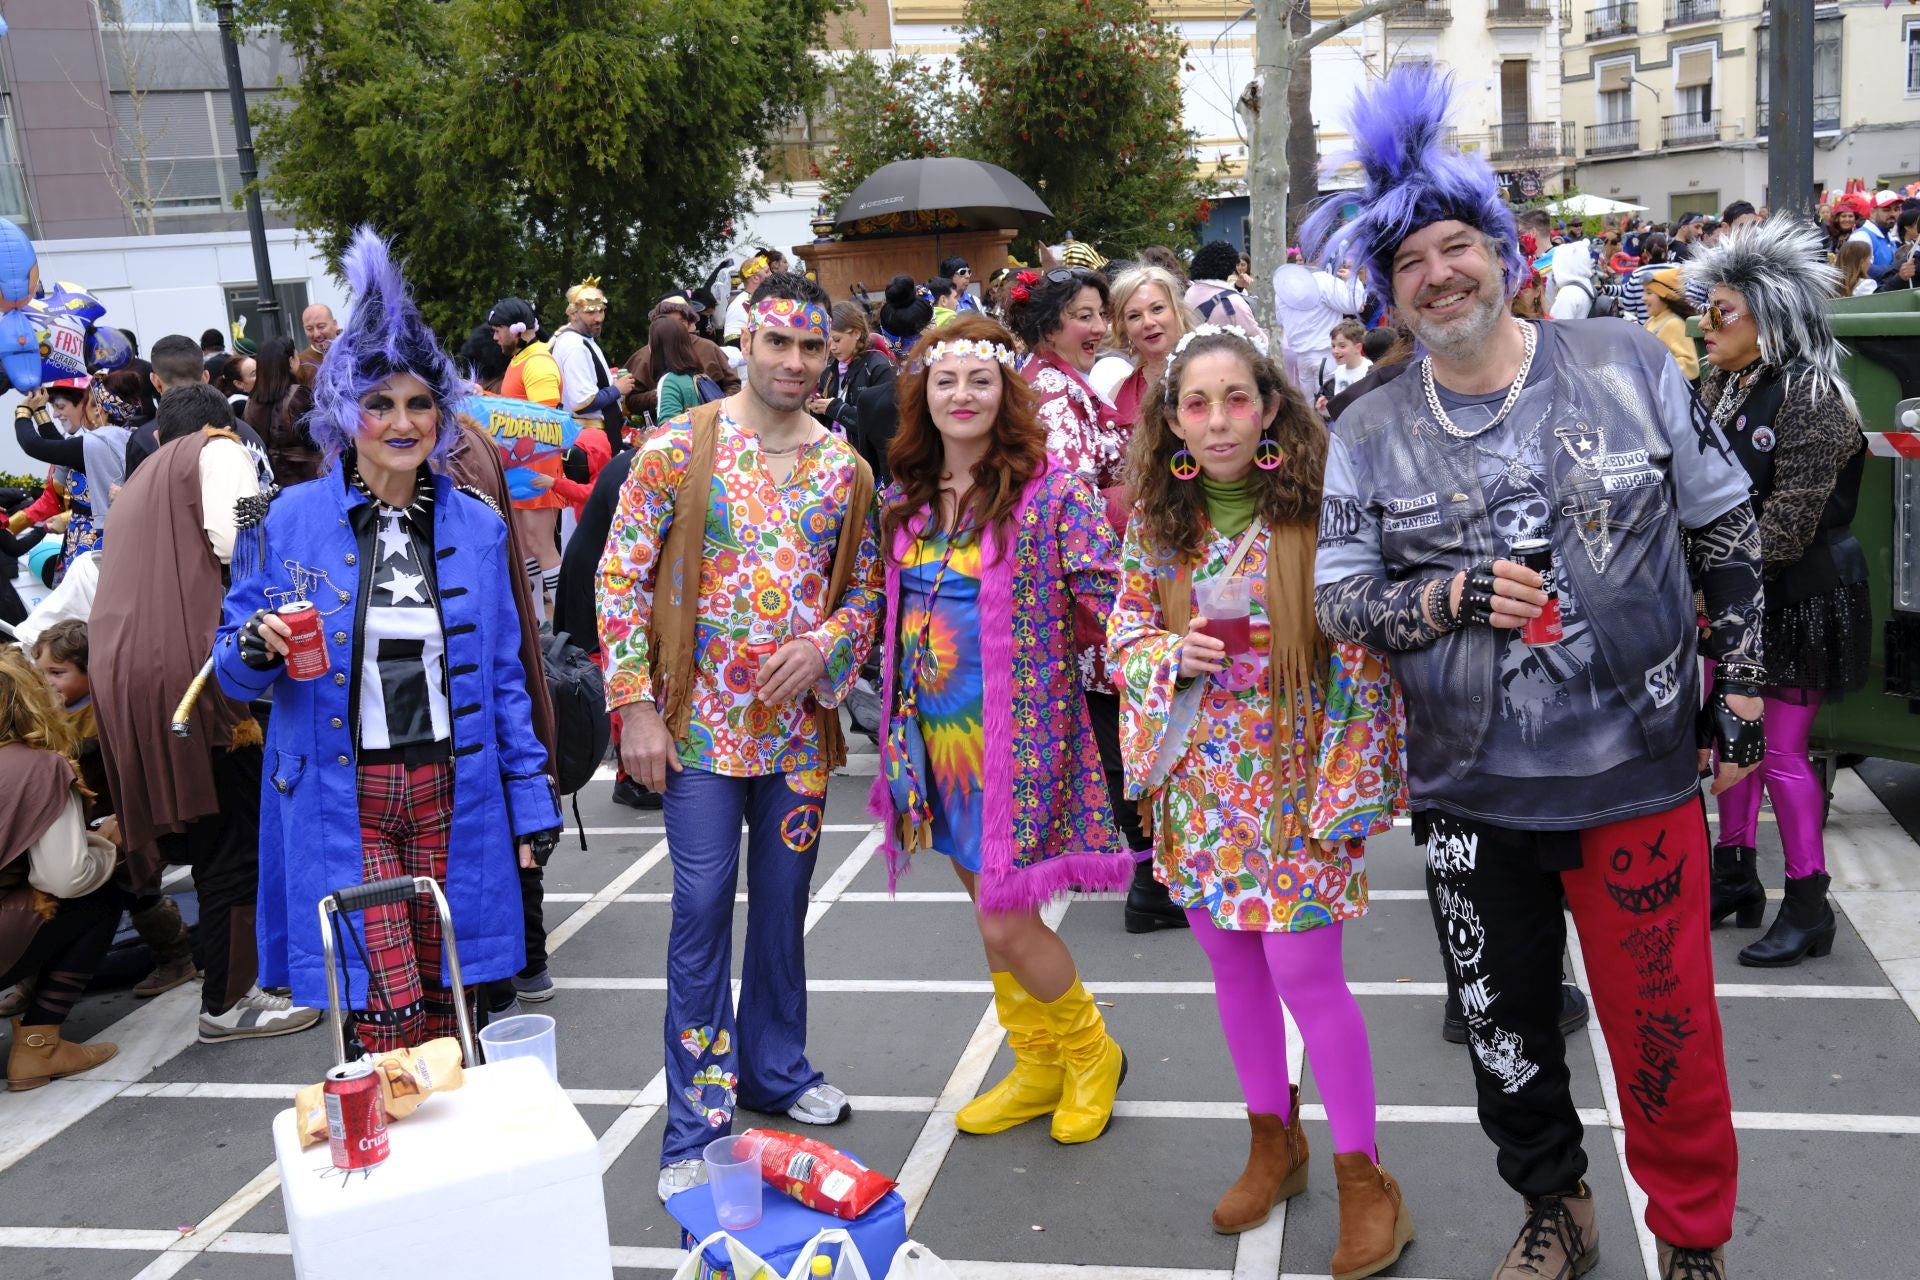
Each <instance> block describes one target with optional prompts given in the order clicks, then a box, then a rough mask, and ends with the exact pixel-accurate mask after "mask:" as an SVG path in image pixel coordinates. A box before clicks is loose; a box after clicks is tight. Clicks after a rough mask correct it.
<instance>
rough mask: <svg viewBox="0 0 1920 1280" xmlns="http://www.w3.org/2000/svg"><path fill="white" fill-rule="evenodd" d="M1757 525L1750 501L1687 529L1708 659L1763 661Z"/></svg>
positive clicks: (1761, 590) (1688, 564)
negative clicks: (1704, 619)
mask: <svg viewBox="0 0 1920 1280" xmlns="http://www.w3.org/2000/svg"><path fill="white" fill-rule="evenodd" d="M1760 565H1761V555H1760V524H1759V522H1758V521H1757V520H1755V519H1754V517H1753V506H1752V504H1751V503H1747V502H1742V503H1740V504H1739V505H1738V506H1735V507H1733V508H1732V509H1731V510H1729V511H1727V512H1726V513H1725V514H1724V515H1722V516H1720V517H1718V518H1717V519H1715V520H1713V521H1711V522H1709V523H1708V524H1706V525H1703V526H1701V527H1700V528H1698V529H1692V530H1689V531H1688V535H1687V566H1688V568H1689V569H1690V570H1692V573H1693V585H1694V586H1695V587H1696V588H1697V589H1698V590H1699V591H1700V593H1701V594H1702V595H1703V596H1704V597H1705V598H1706V602H1707V635H1706V639H1705V641H1704V642H1703V644H1702V646H1701V647H1702V648H1704V649H1705V650H1706V654H1707V656H1708V657H1709V658H1713V659H1715V660H1717V661H1721V662H1751V663H1755V664H1763V663H1764V662H1765V660H1766V655H1765V654H1764V653H1762V652H1761V647H1760V618H1761V609H1762V602H1763V601H1764V599H1765V592H1764V588H1763V585H1762V581H1761V576H1760Z"/></svg>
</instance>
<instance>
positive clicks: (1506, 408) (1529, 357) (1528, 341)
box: [1420, 321, 1540, 440]
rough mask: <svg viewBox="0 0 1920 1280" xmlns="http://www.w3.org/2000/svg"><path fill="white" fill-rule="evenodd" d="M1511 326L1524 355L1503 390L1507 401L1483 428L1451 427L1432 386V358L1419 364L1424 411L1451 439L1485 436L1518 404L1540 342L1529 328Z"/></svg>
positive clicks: (1520, 323)
mask: <svg viewBox="0 0 1920 1280" xmlns="http://www.w3.org/2000/svg"><path fill="white" fill-rule="evenodd" d="M1515 323H1517V324H1519V325H1520V340H1521V342H1522V343H1524V344H1525V346H1526V350H1525V353H1524V354H1522V355H1521V357H1520V372H1518V373H1516V374H1514V375H1513V386H1512V387H1510V388H1509V389H1508V390H1507V398H1506V401H1505V402H1504V403H1503V404H1501V406H1500V412H1498V413H1496V414H1494V415H1493V417H1492V418H1490V419H1489V420H1488V421H1487V425H1486V426H1484V427H1481V428H1480V429H1479V430H1478V431H1462V430H1461V429H1460V428H1459V427H1456V426H1454V425H1453V419H1452V418H1449V417H1448V416H1447V411H1446V410H1445V409H1443V408H1441V407H1440V393H1439V391H1437V390H1436V389H1435V388H1434V385H1433V357H1432V356H1426V357H1424V358H1423V359H1422V360H1421V361H1420V381H1421V383H1422V384H1423V385H1424V386H1425V387H1426V389H1427V409H1428V410H1429V411H1430V412H1431V413H1432V414H1433V420H1434V421H1435V422H1438V423H1439V424H1440V428H1441V430H1443V431H1445V432H1446V433H1447V434H1448V435H1450V436H1452V437H1453V438H1454V439H1456V440H1471V439H1473V438H1474V437H1475V436H1483V435H1485V434H1486V433H1487V432H1489V431H1491V430H1493V429H1494V428H1495V427H1497V426H1499V425H1500V424H1501V423H1502V422H1504V421H1506V417H1507V415H1508V414H1510V413H1512V412H1513V406H1514V405H1516V404H1519V403H1520V393H1521V391H1523V390H1525V389H1526V385H1527V371H1528V370H1529V369H1531V368H1533V352H1534V348H1535V346H1536V345H1537V344H1538V343H1539V341H1540V339H1539V336H1538V333H1537V332H1536V331H1535V329H1534V327H1533V326H1532V325H1530V324H1526V323H1524V322H1520V321H1516V322H1515Z"/></svg>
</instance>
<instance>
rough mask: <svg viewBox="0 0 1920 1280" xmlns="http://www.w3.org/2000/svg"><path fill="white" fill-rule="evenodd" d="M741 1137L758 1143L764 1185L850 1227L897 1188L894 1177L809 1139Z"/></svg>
mask: <svg viewBox="0 0 1920 1280" xmlns="http://www.w3.org/2000/svg"><path fill="white" fill-rule="evenodd" d="M742 1136H744V1137H749V1138H758V1139H760V1177H761V1178H762V1179H763V1180H764V1181H765V1182H766V1184H767V1185H768V1186H770V1187H772V1188H774V1189H775V1190H777V1191H784V1192H786V1193H787V1194H788V1195H790V1196H792V1197H793V1198H794V1199H795V1200H798V1201H799V1202H800V1203H801V1204H803V1205H805V1206H807V1208H809V1209H817V1210H819V1211H820V1212H821V1213H830V1214H832V1215H833V1216H834V1217H836V1218H844V1219H846V1220H847V1221H848V1222H851V1221H853V1220H854V1219H855V1218H858V1217H859V1216H860V1215H861V1214H863V1213H865V1212H866V1211H867V1210H869V1209H871V1208H873V1206H874V1205H876V1204H878V1203H879V1202H880V1199H881V1197H883V1196H885V1195H886V1194H887V1192H889V1191H891V1190H893V1188H894V1186H895V1183H894V1181H893V1179H892V1178H886V1177H882V1176H881V1175H880V1174H877V1173H875V1172H874V1171H873V1170H871V1169H869V1168H867V1167H866V1166H865V1165H863V1164H861V1163H860V1162H859V1161H858V1160H855V1159H854V1158H853V1157H852V1156H850V1155H848V1154H847V1153H846V1152H844V1151H841V1150H838V1149H837V1148H834V1147H830V1146H828V1145H827V1144H826V1143H824V1142H820V1141H817V1140H816V1139H813V1138H803V1137H801V1136H800V1135H799V1134H797V1133H781V1132H780V1131H779V1130H778V1129H749V1130H747V1131H746V1133H745V1134H744V1135H742Z"/></svg>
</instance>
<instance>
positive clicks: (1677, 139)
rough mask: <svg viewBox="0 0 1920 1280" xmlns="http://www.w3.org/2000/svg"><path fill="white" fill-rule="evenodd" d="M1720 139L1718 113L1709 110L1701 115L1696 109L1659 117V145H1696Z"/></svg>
mask: <svg viewBox="0 0 1920 1280" xmlns="http://www.w3.org/2000/svg"><path fill="white" fill-rule="evenodd" d="M1718 141H1720V113H1719V112H1718V111H1709V112H1707V113H1706V114H1705V115H1702V114H1701V113H1700V112H1698V111H1688V112H1686V113H1684V114H1682V115H1677V116H1662V117H1661V119H1660V145H1661V146H1663V147H1698V146H1703V145H1706V144H1709V143H1715V142H1718Z"/></svg>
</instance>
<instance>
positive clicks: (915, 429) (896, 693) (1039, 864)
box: [872, 315, 1133, 1143]
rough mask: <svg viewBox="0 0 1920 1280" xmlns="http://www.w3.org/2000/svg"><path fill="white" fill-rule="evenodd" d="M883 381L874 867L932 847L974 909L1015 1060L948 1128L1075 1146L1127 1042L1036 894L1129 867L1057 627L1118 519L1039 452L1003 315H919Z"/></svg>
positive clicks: (1065, 633)
mask: <svg viewBox="0 0 1920 1280" xmlns="http://www.w3.org/2000/svg"><path fill="white" fill-rule="evenodd" d="M899 388H900V392H899V399H900V430H899V433H898V434H897V435H896V436H895V437H894V440H893V445H892V447H891V449H890V450H889V451H888V463H889V466H890V468H891V470H892V473H893V480H894V483H893V485H892V487H891V488H890V489H889V490H888V491H887V493H886V495H885V499H884V503H883V506H882V514H881V545H882V546H883V547H885V549H886V562H887V597H886V600H887V605H886V634H885V645H886V647H885V656H884V659H883V668H882V669H883V670H884V671H885V677H884V702H883V706H884V707H885V711H884V718H883V720H882V725H881V729H882V733H881V742H882V743H883V747H882V751H883V769H882V774H883V776H882V777H881V778H880V779H879V780H878V781H877V782H876V783H875V785H874V789H873V803H872V810H873V813H874V815H875V816H876V817H878V818H881V819H883V820H884V822H885V823H886V851H887V869H888V882H889V884H892V883H895V882H897V881H898V879H899V876H900V873H901V872H902V871H903V870H905V868H906V863H907V858H908V855H910V854H912V853H913V852H915V851H916V850H918V849H928V850H932V851H935V852H938V853H943V854H945V855H947V856H948V857H949V858H951V859H952V861H953V866H954V870H955V872H956V873H957V874H958V875H959V877H960V881H961V883H962V884H964V885H965V886H966V888H967V892H968V893H969V894H970V895H971V896H972V897H973V899H974V903H975V906H976V907H977V909H978V920H979V925H980V937H981V941H982V942H983V943H984V944H985V945H986V951H987V967H988V969H989V970H990V971H991V973H992V977H993V988H994V1006H995V1009H996V1010H997V1011H998V1013H999V1017H1000V1024H1001V1026H1003V1027H1005V1028H1006V1030H1007V1039H1008V1042H1009V1044H1010V1046H1011V1047H1012V1049H1013V1054H1014V1066H1013V1070H1012V1072H1010V1073H1009V1074H1008V1076H1007V1077H1006V1079H1004V1080H1002V1081H1001V1082H1000V1083H999V1084H997V1085H995V1086H994V1087H993V1088H992V1089H990V1090H988V1091H987V1092H986V1093H985V1094H983V1095H982V1096H981V1097H979V1098H976V1099H974V1100H973V1101H972V1102H970V1103H968V1104H967V1105H966V1106H964V1107H962V1108H961V1109H960V1111H959V1113H958V1114H957V1115H956V1116H955V1117H954V1123H955V1124H956V1125H957V1126H958V1127H959V1129H960V1130H961V1131H962V1132H963V1133H999V1132H1001V1131H1002V1130H1005V1129H1010V1128H1012V1127H1014V1126H1015V1125H1018V1124H1023V1123H1025V1122H1026V1121H1028V1120H1033V1119H1037V1118H1039V1117H1040V1116H1044V1115H1049V1114H1050V1115H1051V1116H1052V1117H1053V1120H1052V1133H1053V1137H1054V1139H1055V1140H1056V1141H1059V1142H1063V1143H1077V1142H1091V1141H1092V1140H1093V1139H1095V1138H1097V1137H1099V1136H1100V1135H1101V1134H1102V1133H1103V1132H1105V1131H1106V1127H1107V1124H1108V1122H1109V1121H1110V1120H1111V1118H1112V1115H1113V1099H1114V1094H1115V1092H1116V1091H1117V1090H1118V1089H1119V1087H1120V1081H1121V1080H1122V1078H1123V1077H1124V1076H1125V1074H1126V1055H1125V1054H1124V1053H1122V1052H1121V1050H1120V1046H1119V1044H1118V1043H1116V1042H1115V1041H1114V1039H1113V1037H1112V1036H1110V1035H1109V1034H1107V1029H1106V1024H1105V1020H1104V1019H1103V1018H1102V1017H1101V1016H1100V1010H1099V1009H1098V1008H1097V1007H1096V1006H1095V1004H1094V1002H1093V997H1092V996H1090V995H1089V994H1088V993H1087V989H1086V988H1085V987H1084V986H1082V985H1081V983H1080V978H1079V975H1078V973H1077V972H1076V971H1075V968H1074V963H1073V956H1072V955H1071V953H1069V952H1068V950H1067V947H1066V944H1065V943H1064V942H1062V941H1061V940H1060V937H1059V935H1058V934H1056V933H1054V932H1053V930H1052V929H1050V928H1048V927H1047V926H1046V924H1045V923H1044V922H1042V921H1041V919H1040V907H1041V906H1042V905H1043V904H1044V903H1046V902H1047V901H1048V900H1049V899H1051V898H1054V897H1057V896H1058V895H1060V894H1062V893H1064V892H1067V891H1068V890H1069V889H1071V888H1073V887H1075V886H1078V887H1081V888H1084V889H1090V890H1100V889H1118V888H1120V887H1121V886H1123V885H1125V884H1126V883H1127V882H1128V880H1129V878H1130V876H1131V874H1132V871H1133V855H1132V853H1131V852H1130V851H1129V850H1128V849H1127V847H1126V844H1125V843H1124V842H1123V841H1122V840H1121V838H1120V835H1119V833H1118V831H1117V830H1116V829H1115V827H1114V822H1113V815H1112V809H1111V803H1110V800H1109V798H1108V795H1107V790H1106V781H1105V777H1104V774H1103V771H1102V769H1101V764H1100V749H1099V744H1098V743H1097V741H1096V740H1095V738H1094V733H1093V722H1092V720H1091V718H1090V717H1089V715H1088V713H1087V709H1086V699H1085V696H1084V685H1083V676H1082V671H1081V668H1080V665H1079V663H1078V661H1077V660H1076V653H1075V646H1074V637H1073V613H1074V609H1073V606H1074V605H1075V603H1076V602H1084V603H1088V604H1091V605H1092V606H1093V607H1094V608H1096V609H1097V610H1098V611H1100V612H1102V613H1104V612H1105V611H1106V610H1107V608H1108V607H1109V606H1110V603H1111V600H1112V596H1113V587H1114V572H1113V566H1114V536H1113V531H1112V529H1111V528H1110V527H1109V526H1108V524H1107V520H1106V511H1105V508H1104V506H1103V505H1102V503H1101V501H1100V499H1099V497H1098V495H1096V494H1095V493H1094V492H1093V490H1092V489H1090V488H1089V487H1087V485H1086V483H1085V482H1084V481H1083V480H1081V479H1080V478H1079V477H1078V476H1077V475H1075V474H1074V473H1073V472H1072V471H1070V470H1068V469H1066V468H1065V467H1063V466H1061V465H1060V464H1059V463H1058V462H1055V461H1053V460H1051V459H1049V457H1048V456H1047V450H1046V432H1045V430H1044V429H1043V428H1042V427H1041V426H1040V424H1039V422H1038V420H1037V419H1036V418H1035V416H1034V407H1033V406H1034V395H1033V392H1032V391H1031V390H1030V389H1029V388H1028V386H1027V383H1026V381H1025V379H1023V378H1022V377H1021V376H1020V375H1019V374H1018V373H1017V372H1016V371H1015V369H1014V353H1013V341H1012V337H1011V335H1009V334H1008V333H1007V331H1006V330H1005V329H1003V328H1002V327H1001V326H1000V325H999V324H998V323H996V322H995V321H993V320H990V319H988V318H986V317H985V316H980V315H967V316H961V317H960V318H958V319H956V320H954V321H952V322H951V323H949V324H947V325H945V326H944V327H942V328H939V329H936V330H934V331H933V332H932V333H931V334H929V335H927V337H925V338H923V339H922V340H921V341H920V343H919V345H918V346H917V347H916V348H915V349H914V353H913V357H912V362H911V364H910V367H909V372H908V373H907V374H905V375H904V376H903V377H902V378H901V380H900V384H899ZM989 743H991V744H992V745H991V747H990V746H989V745H988V744H989Z"/></svg>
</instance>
